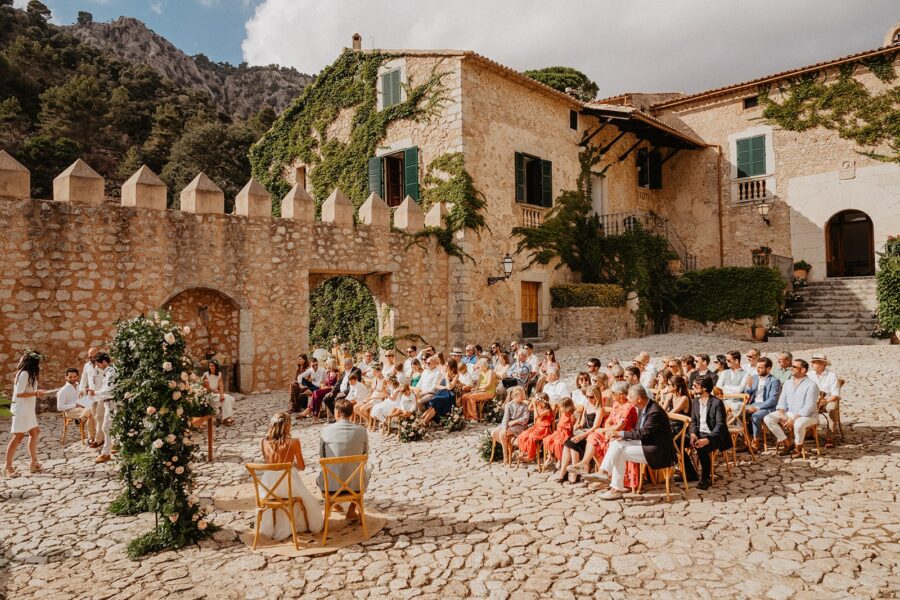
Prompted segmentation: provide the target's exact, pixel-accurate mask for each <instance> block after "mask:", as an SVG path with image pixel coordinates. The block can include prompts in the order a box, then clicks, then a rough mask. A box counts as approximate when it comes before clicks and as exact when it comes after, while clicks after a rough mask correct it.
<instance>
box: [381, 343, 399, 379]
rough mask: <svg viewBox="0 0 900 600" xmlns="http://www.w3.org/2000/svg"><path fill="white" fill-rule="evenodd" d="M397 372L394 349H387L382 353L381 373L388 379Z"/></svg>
mask: <svg viewBox="0 0 900 600" xmlns="http://www.w3.org/2000/svg"><path fill="white" fill-rule="evenodd" d="M396 372H397V363H396V361H395V360H394V351H393V350H388V351H387V352H385V353H384V365H383V366H382V368H381V374H382V375H384V376H385V378H387V379H390V378H391V377H392V376H393V375H394V373H396Z"/></svg>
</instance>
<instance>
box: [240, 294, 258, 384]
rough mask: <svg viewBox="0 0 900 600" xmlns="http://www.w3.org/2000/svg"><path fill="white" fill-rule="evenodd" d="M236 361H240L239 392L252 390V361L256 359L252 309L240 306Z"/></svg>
mask: <svg viewBox="0 0 900 600" xmlns="http://www.w3.org/2000/svg"><path fill="white" fill-rule="evenodd" d="M238 326H239V333H238V340H239V341H238V345H239V348H238V362H239V363H240V367H239V368H240V376H239V377H240V380H241V381H240V384H241V393H242V394H249V393H251V392H252V391H253V361H254V360H255V359H256V341H255V338H254V336H253V311H251V310H250V309H249V308H242V309H241V310H240V312H239V313H238Z"/></svg>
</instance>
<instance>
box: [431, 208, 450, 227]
mask: <svg viewBox="0 0 900 600" xmlns="http://www.w3.org/2000/svg"><path fill="white" fill-rule="evenodd" d="M448 212H450V211H449V210H447V203H446V202H435V203H434V206H432V207H431V210H429V211H428V214H427V215H425V227H438V228H443V227H444V217H446V216H447V213H448Z"/></svg>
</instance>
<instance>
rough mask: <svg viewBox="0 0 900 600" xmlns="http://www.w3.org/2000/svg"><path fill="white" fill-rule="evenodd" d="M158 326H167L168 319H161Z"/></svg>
mask: <svg viewBox="0 0 900 600" xmlns="http://www.w3.org/2000/svg"><path fill="white" fill-rule="evenodd" d="M159 324H160V325H161V326H163V327H165V326H167V325H168V324H169V320H168V319H163V320H162V321H160V322H159Z"/></svg>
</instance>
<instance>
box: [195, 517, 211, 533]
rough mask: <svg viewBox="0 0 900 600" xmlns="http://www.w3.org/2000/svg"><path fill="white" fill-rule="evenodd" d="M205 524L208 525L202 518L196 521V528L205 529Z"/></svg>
mask: <svg viewBox="0 0 900 600" xmlns="http://www.w3.org/2000/svg"><path fill="white" fill-rule="evenodd" d="M207 525H209V523H207V522H206V521H205V520H204V519H200V520H199V521H197V529H199V530H200V531H203V530H204V529H206V526H207Z"/></svg>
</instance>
